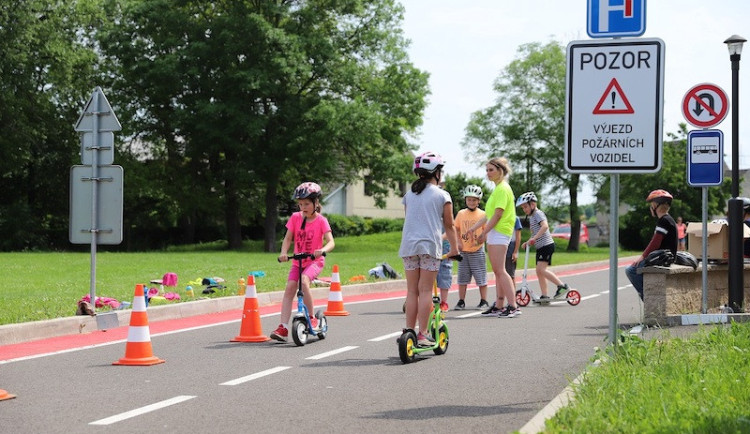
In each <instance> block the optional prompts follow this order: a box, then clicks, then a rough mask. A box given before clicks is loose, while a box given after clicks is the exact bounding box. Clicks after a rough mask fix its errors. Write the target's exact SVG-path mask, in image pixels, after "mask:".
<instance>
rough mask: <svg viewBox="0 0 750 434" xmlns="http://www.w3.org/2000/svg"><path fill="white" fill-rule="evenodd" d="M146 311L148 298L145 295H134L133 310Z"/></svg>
mask: <svg viewBox="0 0 750 434" xmlns="http://www.w3.org/2000/svg"><path fill="white" fill-rule="evenodd" d="M145 311H146V298H145V297H133V312H145Z"/></svg>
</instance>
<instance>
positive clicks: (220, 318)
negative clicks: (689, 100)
mask: <svg viewBox="0 0 750 434" xmlns="http://www.w3.org/2000/svg"><path fill="white" fill-rule="evenodd" d="M629 263H630V262H629V261H622V262H620V263H619V264H618V266H623V265H627V264H629ZM608 268H609V265H608V264H606V265H589V266H587V267H585V268H576V269H572V270H565V271H556V272H555V273H556V274H557V275H558V276H559V277H563V276H567V275H572V274H581V273H587V272H593V271H600V270H603V269H608ZM516 277H517V278H516V281H517V282H518V281H519V276H518V273H517V276H516ZM534 280H536V277H535V276H533V275H532V276H529V277H528V278H527V281H534ZM488 285H489V286H494V280H492V281H488ZM404 286H406V283H405V282H404ZM457 288H458V286H457V285H455V284H454V285H453V286H452V287H451V292H453V291H455V290H456V289H457ZM471 288H476V285H473V284H472V285H469V289H471ZM345 289H346V287H345V286H344V287H343V288H342V290H344V291H345ZM399 297H406V289H404V290H397V291H389V292H373V293H369V294H361V295H349V296H345V300H344V301H345V303H357V302H367V301H375V300H381V299H388V298H399ZM327 301H328V300H327V299H318V300H315V302H314V303H315V305H316V306H324V305H325V304H326V303H327ZM279 310H280V304H278V303H276V304H270V305H265V306H260V308H259V313H260V315H261V316H263V315H273V314H278V313H279ZM241 318H242V309H233V310H227V311H223V312H215V313H207V314H201V315H195V316H190V317H186V318H177V319H169V320H162V321H154V322H149V332H150V334H151V336H153V335H159V334H163V333H169V332H175V331H182V330H189V329H193V328H199V327H207V326H212V325H217V324H223V323H229V322H239V321H240V320H241ZM128 328H129V325H124V326H120V327H117V328H114V329H109V330H96V331H92V332H88V333H79V334H71V335H65V336H58V337H53V338H47V339H39V340H35V341H28V342H22V343H17V344H10V345H0V364H4V363H10V362H13V361H19V360H23V359H28V358H33V357H41V356H44V355H51V354H55V353H60V352H68V351H76V350H82V349H86V348H89V347H93V346H99V345H107V344H114V343H117V342H125V341H126V339H127V336H128Z"/></svg>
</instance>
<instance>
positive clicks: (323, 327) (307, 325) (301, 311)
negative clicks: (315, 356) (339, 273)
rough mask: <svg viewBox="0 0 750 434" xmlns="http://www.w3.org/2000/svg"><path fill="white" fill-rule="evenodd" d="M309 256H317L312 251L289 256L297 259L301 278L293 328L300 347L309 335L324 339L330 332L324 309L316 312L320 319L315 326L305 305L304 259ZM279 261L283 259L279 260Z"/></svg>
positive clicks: (298, 280)
mask: <svg viewBox="0 0 750 434" xmlns="http://www.w3.org/2000/svg"><path fill="white" fill-rule="evenodd" d="M323 256H326V254H325V252H323ZM307 258H310V259H315V256H314V255H313V254H311V253H295V254H294V255H292V256H290V257H289V259H291V260H296V261H297V268H299V279H297V312H296V313H295V314H294V317H293V319H292V328H291V332H292V339H293V340H294V343H295V344H296V345H297V346H298V347H301V346H303V345H305V344H306V343H307V338H308V336H309V335H313V336H316V337H317V338H318V339H320V340H323V339H325V338H326V333H327V332H328V321H327V320H326V316H325V314H324V313H323V310H322V309H318V310H317V311H316V312H315V315H314V316H315V318H317V319H318V327H317V328H313V326H312V323H311V322H310V311H309V310H308V308H307V306H305V302H304V294H303V292H302V260H303V259H307ZM279 262H281V261H280V260H279Z"/></svg>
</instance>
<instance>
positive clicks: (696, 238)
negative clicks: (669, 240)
mask: <svg viewBox="0 0 750 434" xmlns="http://www.w3.org/2000/svg"><path fill="white" fill-rule="evenodd" d="M742 228H743V237H744V238H750V228H748V227H747V225H745V224H744V223H743V224H742ZM706 229H707V232H708V246H707V249H706V255H707V256H708V260H709V261H719V262H728V261H729V226H727V225H725V224H722V223H706ZM686 233H687V245H688V248H687V249H688V252H690V253H692V254H693V256H695V257H696V258H698V259H702V256H703V223H701V222H689V223H688V225H687V231H686Z"/></svg>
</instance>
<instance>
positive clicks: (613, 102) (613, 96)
mask: <svg viewBox="0 0 750 434" xmlns="http://www.w3.org/2000/svg"><path fill="white" fill-rule="evenodd" d="M615 96H616V94H615V93H614V92H612V94H611V95H610V97H612V108H613V109H614V108H615Z"/></svg>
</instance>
